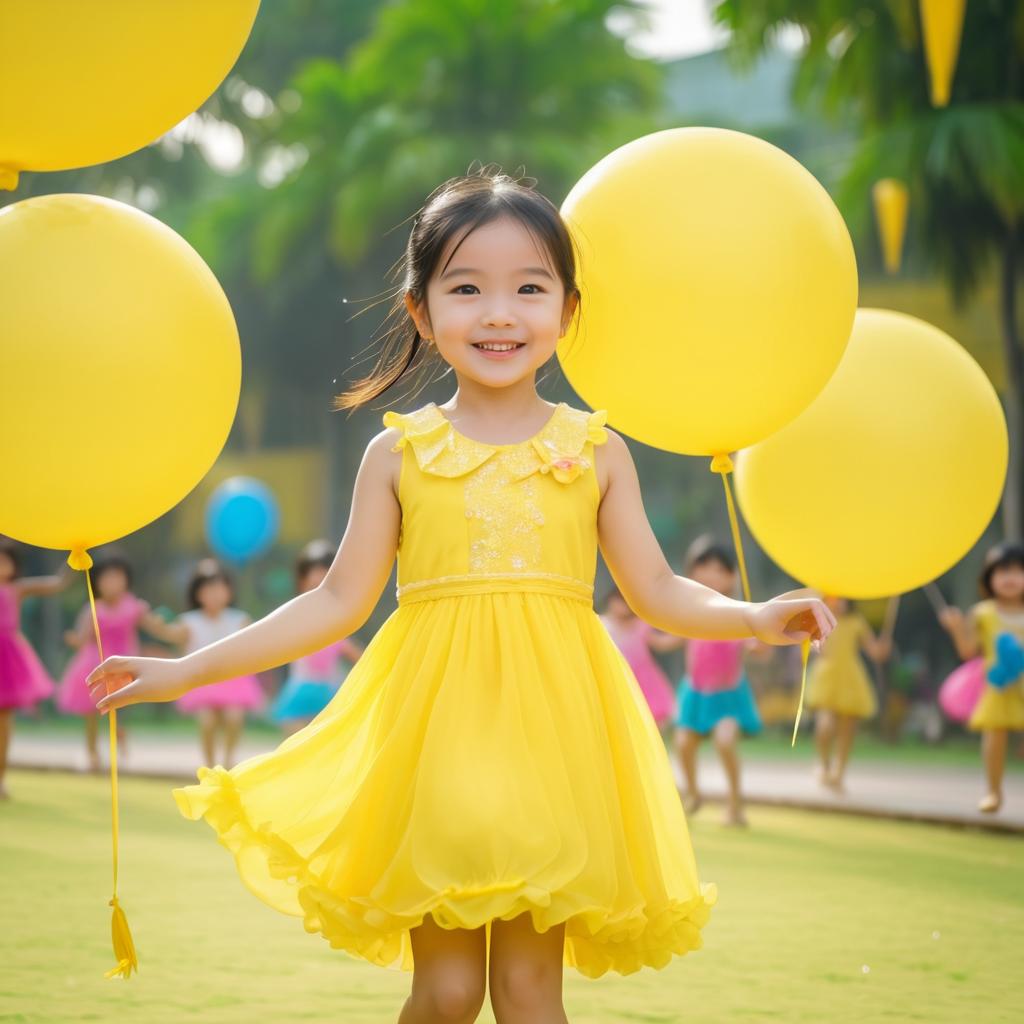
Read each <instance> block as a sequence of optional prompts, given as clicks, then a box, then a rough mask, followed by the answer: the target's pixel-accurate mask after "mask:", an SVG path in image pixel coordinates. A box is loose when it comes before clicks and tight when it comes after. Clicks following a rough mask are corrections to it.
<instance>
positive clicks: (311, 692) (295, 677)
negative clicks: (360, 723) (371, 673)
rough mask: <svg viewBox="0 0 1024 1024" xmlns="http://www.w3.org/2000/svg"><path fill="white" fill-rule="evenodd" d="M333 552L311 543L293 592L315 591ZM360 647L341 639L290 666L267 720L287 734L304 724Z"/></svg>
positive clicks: (328, 545)
mask: <svg viewBox="0 0 1024 1024" xmlns="http://www.w3.org/2000/svg"><path fill="white" fill-rule="evenodd" d="M335 554H336V549H335V547H334V545H333V544H331V543H330V542H328V541H326V540H314V541H311V542H310V543H309V544H307V545H306V547H305V548H304V549H303V550H302V553H301V554H300V555H299V559H298V562H297V563H296V565H295V590H296V593H299V594H305V593H308V592H309V591H310V590H315V589H316V588H317V587H319V586H320V584H321V583H323V581H324V577H325V576H326V575H327V570H328V569H330V567H331V563H332V562H333V561H334V556H335ZM362 653H363V648H362V646H361V645H360V644H358V643H357V642H356V641H355V640H353V639H352V638H351V637H343V638H342V639H340V640H337V641H335V642H334V643H333V644H331V645H330V646H329V647H325V648H324V649H323V650H322V651H316V652H315V653H313V654H308V655H306V657H304V658H299V660H298V661H295V662H293V663H292V665H291V668H290V670H289V672H288V678H287V680H286V681H285V684H284V686H283V687H282V688H281V692H280V693H279V694H278V695H277V698H276V699H275V701H274V703H273V706H272V707H271V711H270V717H271V718H273V719H274V721H275V722H278V723H280V725H281V727H282V728H283V729H284V731H285V733H286V734H287V735H291V734H292V733H294V732H298V730H299V729H301V728H303V726H305V725H308V724H309V723H310V722H311V721H312V720H313V719H314V718H315V717H316V716H317V715H319V714H320V712H321V711H323V709H324V708H325V707H327V705H328V704H329V703H330V702H331V698H332V697H333V696H334V695H335V693H337V692H338V687H339V686H340V685H341V683H342V682H343V680H344V678H345V661H344V659H348V661H350V662H355V661H357V660H358V659H359V655H360V654H362Z"/></svg>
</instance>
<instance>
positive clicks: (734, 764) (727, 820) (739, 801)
mask: <svg viewBox="0 0 1024 1024" xmlns="http://www.w3.org/2000/svg"><path fill="white" fill-rule="evenodd" d="M713 736H714V740H715V749H716V750H717V751H718V759H719V760H720V761H721V762H722V768H724V769H725V778H726V781H727V782H728V784H729V801H728V804H727V806H726V809H725V817H724V818H723V819H722V822H723V824H725V825H746V823H747V819H746V816H745V815H744V813H743V797H742V796H741V794H740V756H739V752H738V751H737V749H736V744H737V743H738V742H739V738H740V724H739V722H737V721H736V719H735V718H723V719H722V720H721V721H720V722H719V723H718V724H717V725H716V726H715V730H714V733H713Z"/></svg>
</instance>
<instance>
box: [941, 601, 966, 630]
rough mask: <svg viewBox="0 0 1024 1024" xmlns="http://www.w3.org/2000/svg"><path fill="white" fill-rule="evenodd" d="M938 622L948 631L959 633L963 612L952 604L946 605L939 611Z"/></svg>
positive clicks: (962, 624) (962, 622) (962, 623)
mask: <svg viewBox="0 0 1024 1024" xmlns="http://www.w3.org/2000/svg"><path fill="white" fill-rule="evenodd" d="M939 623H940V624H941V625H942V628H943V629H945V630H946V631H947V632H949V633H954V634H956V633H959V632H962V631H963V628H964V613H963V612H962V611H960V609H959V608H957V607H955V606H954V605H947V606H946V607H945V608H943V609H942V611H941V612H939Z"/></svg>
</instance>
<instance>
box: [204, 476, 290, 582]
mask: <svg viewBox="0 0 1024 1024" xmlns="http://www.w3.org/2000/svg"><path fill="white" fill-rule="evenodd" d="M280 525H281V514H280V512H279V510H278V506H277V499H276V498H275V497H274V495H273V492H272V491H271V490H270V488H269V487H267V486H266V484H264V483H261V482H260V481H259V480H255V479H253V478H252V477H249V476H234V477H231V479H230V480H225V481H224V483H222V484H221V485H220V486H219V487H218V488H217V489H216V490H215V491H214V492H213V494H212V495H210V500H209V502H208V503H207V505H206V539H207V540H208V541H209V543H210V547H211V548H213V550H214V552H215V553H216V554H217V555H218V556H219V557H221V558H224V559H227V560H228V561H231V562H248V561H250V560H251V559H253V558H258V557H259V556H260V555H262V554H263V553H264V552H265V551H267V550H268V549H269V548H270V547H271V545H273V543H274V541H275V540H277V533H278V529H279V528H280Z"/></svg>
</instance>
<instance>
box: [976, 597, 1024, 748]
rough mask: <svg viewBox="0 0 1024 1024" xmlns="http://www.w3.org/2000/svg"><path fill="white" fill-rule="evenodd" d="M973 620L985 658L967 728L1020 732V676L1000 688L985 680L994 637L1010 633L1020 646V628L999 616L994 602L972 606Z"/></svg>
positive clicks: (1023, 634)
mask: <svg viewBox="0 0 1024 1024" xmlns="http://www.w3.org/2000/svg"><path fill="white" fill-rule="evenodd" d="M974 621H975V624H976V626H977V630H978V641H979V644H980V646H981V652H982V655H983V656H984V658H985V688H984V689H983V690H982V691H981V697H980V698H978V703H977V704H976V705H975V706H974V711H973V712H972V713H971V717H970V719H969V720H968V722H967V728H968V729H971V730H973V731H974V732H984V731H985V730H987V729H1024V676H1021V677H1020V678H1019V679H1017V680H1016V681H1015V682H1012V683H1010V685H1009V686H1006V687H1003V688H1002V689H1000V688H999V687H997V686H993V685H992V684H991V683H990V682H989V681H988V670H989V669H990V668H992V666H993V665H994V664H995V661H996V637H997V636H999V634H1000V633H1012V634H1013V635H1014V636H1016V637H1017V639H1018V640H1020V641H1021V642H1022V643H1024V625H1021V623H1020V622H1019V621H1017V622H1011V621H1009V620H1008V619H1007V618H1006V617H1005V616H1003V615H1001V614H1000V613H999V608H998V607H997V605H996V603H995V601H982V602H981V603H980V604H977V605H975V607H974Z"/></svg>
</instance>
